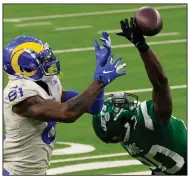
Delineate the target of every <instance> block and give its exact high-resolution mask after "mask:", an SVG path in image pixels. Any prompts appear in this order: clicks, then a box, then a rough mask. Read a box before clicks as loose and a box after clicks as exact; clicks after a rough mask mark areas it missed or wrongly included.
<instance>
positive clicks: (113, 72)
mask: <svg viewBox="0 0 188 177" xmlns="http://www.w3.org/2000/svg"><path fill="white" fill-rule="evenodd" d="M102 59H103V58H102ZM121 59H122V58H121V57H119V58H117V59H116V60H115V61H114V62H112V60H113V56H112V55H110V56H109V57H108V59H107V63H106V65H104V66H101V65H100V64H99V62H100V61H98V64H97V66H96V71H95V75H94V80H98V81H100V82H102V83H103V84H104V85H105V86H106V85H108V84H109V83H110V82H112V81H113V80H114V79H115V78H116V77H119V76H122V75H124V74H126V72H125V71H121V72H119V70H120V69H122V68H124V67H126V63H123V64H121V65H118V64H119V62H120V61H121Z"/></svg>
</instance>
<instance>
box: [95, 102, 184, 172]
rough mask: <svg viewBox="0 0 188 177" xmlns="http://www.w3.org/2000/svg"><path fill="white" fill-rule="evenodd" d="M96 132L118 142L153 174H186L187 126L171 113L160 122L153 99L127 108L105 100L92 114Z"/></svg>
mask: <svg viewBox="0 0 188 177" xmlns="http://www.w3.org/2000/svg"><path fill="white" fill-rule="evenodd" d="M93 128H94V131H95V133H96V135H97V136H98V137H99V138H100V139H101V140H102V141H104V142H106V143H117V142H121V145H122V147H123V148H124V149H125V150H126V151H127V152H128V153H129V154H130V155H131V156H132V157H134V158H136V159H137V160H139V161H140V162H142V163H143V164H145V165H148V166H150V167H151V170H152V174H154V175H185V174H187V172H186V170H187V129H186V127H185V124H184V123H183V121H182V120H180V119H177V118H175V117H173V116H171V118H170V120H169V123H168V124H167V125H164V124H162V123H160V120H159V119H158V118H157V116H156V114H155V112H154V102H153V101H152V100H150V101H144V102H142V103H140V105H139V106H136V107H135V108H134V109H132V111H131V110H127V109H125V108H120V107H117V106H115V105H113V104H112V102H111V101H109V100H107V101H105V103H104V106H103V109H102V111H101V112H100V113H99V114H97V115H94V116H93Z"/></svg>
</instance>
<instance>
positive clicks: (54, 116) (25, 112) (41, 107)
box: [13, 41, 126, 123]
mask: <svg viewBox="0 0 188 177" xmlns="http://www.w3.org/2000/svg"><path fill="white" fill-rule="evenodd" d="M95 43H96V41H95ZM97 50H98V49H97ZM102 59H103V57H101V58H97V64H96V71H95V74H94V81H93V82H92V83H91V84H90V85H89V86H88V88H87V89H86V90H85V91H83V92H82V93H80V94H79V95H78V96H76V97H74V98H72V99H70V100H68V101H66V102H64V103H58V102H56V101H54V100H43V99H41V98H40V97H39V96H34V97H30V98H28V99H26V100H25V101H22V102H21V103H19V104H16V105H15V106H14V107H13V111H14V112H15V113H17V114H19V115H21V116H24V117H28V118H30V117H32V118H34V119H37V120H41V121H59V122H66V123H71V122H74V121H75V120H77V119H78V118H79V117H80V116H81V115H82V114H83V113H84V112H85V111H86V110H87V109H88V108H89V107H90V106H91V104H92V103H93V101H94V99H95V98H96V96H97V95H98V94H99V92H100V90H101V89H102V88H103V87H105V86H106V85H108V84H109V83H110V82H112V81H113V80H114V79H115V78H117V77H119V76H122V75H124V74H125V71H121V72H120V71H119V70H120V69H122V68H124V67H125V66H126V64H125V63H124V64H121V65H120V64H119V62H120V61H121V58H117V59H116V60H115V61H114V62H112V60H113V57H112V56H111V55H110V56H109V57H108V59H107V61H106V64H105V65H104V66H101V65H100V62H101V61H102Z"/></svg>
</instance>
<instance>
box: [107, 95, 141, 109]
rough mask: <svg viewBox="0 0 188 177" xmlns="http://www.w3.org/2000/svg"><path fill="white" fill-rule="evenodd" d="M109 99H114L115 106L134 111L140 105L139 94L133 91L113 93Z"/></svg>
mask: <svg viewBox="0 0 188 177" xmlns="http://www.w3.org/2000/svg"><path fill="white" fill-rule="evenodd" d="M108 99H109V100H111V101H112V103H113V104H114V106H117V107H119V108H124V109H126V110H129V111H134V110H135V108H136V107H137V106H138V105H139V101H138V96H137V95H134V94H131V93H125V92H124V93H120V94H111V95H110V97H109V98H108Z"/></svg>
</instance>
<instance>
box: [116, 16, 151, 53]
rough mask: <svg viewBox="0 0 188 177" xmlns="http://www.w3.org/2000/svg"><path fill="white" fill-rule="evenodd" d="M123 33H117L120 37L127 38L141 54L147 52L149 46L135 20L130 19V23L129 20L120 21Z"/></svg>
mask: <svg viewBox="0 0 188 177" xmlns="http://www.w3.org/2000/svg"><path fill="white" fill-rule="evenodd" d="M120 25H121V29H122V32H118V33H116V34H117V35H118V36H123V37H125V38H127V39H128V40H129V41H130V42H131V43H133V44H134V45H135V47H136V48H137V49H138V50H139V51H140V52H146V51H147V50H148V49H149V46H148V45H147V44H146V41H145V38H144V36H143V34H142V33H141V31H140V30H139V29H138V28H137V26H136V23H135V19H134V18H133V17H131V18H130V23H129V21H128V19H127V18H125V20H121V21H120Z"/></svg>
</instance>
